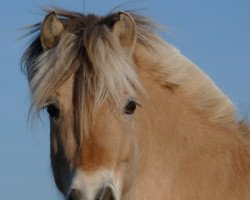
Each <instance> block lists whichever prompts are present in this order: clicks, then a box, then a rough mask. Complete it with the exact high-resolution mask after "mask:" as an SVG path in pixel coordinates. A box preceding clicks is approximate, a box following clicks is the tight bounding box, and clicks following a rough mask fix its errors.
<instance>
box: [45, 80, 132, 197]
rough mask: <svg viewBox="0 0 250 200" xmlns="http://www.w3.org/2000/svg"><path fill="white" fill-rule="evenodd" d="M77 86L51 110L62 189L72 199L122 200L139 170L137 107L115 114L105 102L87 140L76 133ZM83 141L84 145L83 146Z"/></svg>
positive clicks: (64, 90)
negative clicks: (133, 170)
mask: <svg viewBox="0 0 250 200" xmlns="http://www.w3.org/2000/svg"><path fill="white" fill-rule="evenodd" d="M72 87H73V80H72V79H69V80H68V81H67V82H66V83H65V84H64V85H62V86H61V87H60V88H59V90H58V92H56V94H55V96H54V97H52V98H51V99H53V101H52V102H51V103H50V104H49V105H48V106H47V111H48V113H49V116H50V121H51V165H52V169H53V174H54V178H55V182H56V185H57V187H58V189H59V190H60V191H61V192H62V193H64V194H65V196H67V197H68V198H69V199H74V200H75V199H91V200H92V199H119V198H120V196H121V193H122V188H123V187H125V186H124V182H125V179H126V175H128V172H129V171H131V167H133V166H134V164H133V162H134V160H135V152H136V150H135V146H136V145H135V141H136V139H135V134H134V133H133V132H134V127H133V125H132V124H133V118H134V117H135V116H134V112H135V109H136V102H135V100H133V99H131V98H125V100H124V105H121V106H120V108H118V109H115V108H114V107H112V106H111V105H112V104H110V103H108V101H105V102H104V103H103V105H102V106H101V107H100V109H99V110H98V111H97V112H96V114H95V117H94V120H93V123H91V124H92V125H91V126H90V127H89V131H88V132H87V133H85V135H83V136H80V133H77V132H75V130H79V129H75V128H74V127H76V126H80V124H75V122H74V121H73V109H74V106H73V105H72V103H70V102H72V92H71V91H72ZM79 140H80V141H79Z"/></svg>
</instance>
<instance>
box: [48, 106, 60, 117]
mask: <svg viewBox="0 0 250 200" xmlns="http://www.w3.org/2000/svg"><path fill="white" fill-rule="evenodd" d="M46 109H47V112H48V114H49V116H50V118H56V117H59V115H60V110H59V108H58V107H57V106H56V105H54V104H49V105H48V106H47V107H46Z"/></svg>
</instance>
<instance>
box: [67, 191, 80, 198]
mask: <svg viewBox="0 0 250 200" xmlns="http://www.w3.org/2000/svg"><path fill="white" fill-rule="evenodd" d="M68 200H82V194H81V192H80V191H79V190H77V189H72V190H71V192H70V194H69V197H68Z"/></svg>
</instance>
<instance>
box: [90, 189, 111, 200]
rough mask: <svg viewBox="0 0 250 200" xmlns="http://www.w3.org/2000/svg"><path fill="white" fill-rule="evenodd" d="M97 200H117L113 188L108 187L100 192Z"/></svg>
mask: <svg viewBox="0 0 250 200" xmlns="http://www.w3.org/2000/svg"><path fill="white" fill-rule="evenodd" d="M95 200H116V197H115V194H114V191H113V189H112V187H110V186H108V187H105V188H103V189H102V190H100V191H99V193H98V194H97V196H96V198H95Z"/></svg>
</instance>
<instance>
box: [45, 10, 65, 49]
mask: <svg viewBox="0 0 250 200" xmlns="http://www.w3.org/2000/svg"><path fill="white" fill-rule="evenodd" d="M63 30H64V27H63V24H62V22H60V20H59V19H57V17H56V14H55V12H52V13H50V14H48V15H47V16H46V18H45V19H44V21H43V23H42V27H41V44H42V47H43V50H44V51H46V50H48V49H52V48H53V47H55V46H56V45H57V43H58V41H59V39H60V36H61V33H62V31H63Z"/></svg>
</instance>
